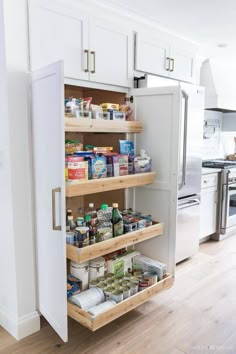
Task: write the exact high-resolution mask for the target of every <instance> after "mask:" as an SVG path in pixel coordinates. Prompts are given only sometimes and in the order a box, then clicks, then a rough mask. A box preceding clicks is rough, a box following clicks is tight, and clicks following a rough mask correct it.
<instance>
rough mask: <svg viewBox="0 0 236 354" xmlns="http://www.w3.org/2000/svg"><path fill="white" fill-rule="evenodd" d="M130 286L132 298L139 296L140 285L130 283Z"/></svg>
mask: <svg viewBox="0 0 236 354" xmlns="http://www.w3.org/2000/svg"><path fill="white" fill-rule="evenodd" d="M128 286H129V287H130V295H131V296H132V295H134V294H137V292H138V284H136V283H133V282H130V283H129V285H128Z"/></svg>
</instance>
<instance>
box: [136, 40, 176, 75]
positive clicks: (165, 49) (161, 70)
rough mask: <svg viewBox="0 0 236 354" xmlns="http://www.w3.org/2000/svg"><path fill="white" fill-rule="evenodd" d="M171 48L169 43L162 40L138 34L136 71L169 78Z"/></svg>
mask: <svg viewBox="0 0 236 354" xmlns="http://www.w3.org/2000/svg"><path fill="white" fill-rule="evenodd" d="M169 48H170V47H169V43H168V42H166V41H164V40H162V39H160V38H151V37H150V35H149V34H148V33H137V34H136V44H135V70H138V71H142V72H144V73H149V74H153V75H161V76H169V60H168V57H169V51H170V50H169Z"/></svg>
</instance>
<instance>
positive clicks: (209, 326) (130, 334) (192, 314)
mask: <svg viewBox="0 0 236 354" xmlns="http://www.w3.org/2000/svg"><path fill="white" fill-rule="evenodd" d="M0 353H4V354H7V353H8V354H15V353H17V354H34V353H40V354H41V353H45V354H46V353H65V354H72V353H73V354H74V353H87V354H104V353H108V354H110V353H111V354H121V353H122V354H134V353H135V354H183V353H185V354H186V353H187V354H205V353H210V354H213V353H214V354H216V353H218V354H219V353H220V354H228V353H229V354H235V353H236V237H231V238H228V239H226V240H224V241H222V242H220V243H218V242H214V241H209V242H207V243H205V244H202V245H201V246H200V252H199V253H198V254H197V255H196V256H195V257H193V258H192V259H190V260H188V261H186V262H183V263H182V264H180V265H179V266H178V267H177V272H176V281H175V285H174V287H173V288H172V289H170V290H168V291H166V292H164V293H162V294H160V295H157V296H156V297H154V298H153V299H152V300H150V301H149V302H147V303H146V304H144V305H142V306H140V307H139V308H138V309H136V310H133V311H132V312H130V313H129V314H127V315H125V316H123V317H121V318H119V319H117V320H116V321H114V322H113V323H111V324H109V325H107V326H105V327H104V328H102V329H100V330H98V331H97V332H95V333H91V332H90V331H89V330H87V329H86V328H84V327H82V326H80V325H79V324H78V323H76V322H75V321H73V320H69V342H68V343H63V342H62V341H61V340H60V339H59V337H58V336H57V335H56V334H55V332H54V331H53V330H52V328H51V327H50V326H49V325H48V324H47V322H46V321H45V320H42V329H41V331H39V332H38V333H36V334H34V335H31V336H29V337H27V338H25V339H23V340H22V341H20V342H17V341H16V340H15V339H13V338H12V337H11V336H10V335H9V334H7V332H6V331H4V330H3V329H2V328H1V327H0Z"/></svg>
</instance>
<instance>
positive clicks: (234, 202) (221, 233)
mask: <svg viewBox="0 0 236 354" xmlns="http://www.w3.org/2000/svg"><path fill="white" fill-rule="evenodd" d="M202 165H203V167H208V168H220V169H222V171H221V177H220V187H219V214H218V215H219V222H218V227H217V234H216V235H215V236H214V237H213V238H215V239H217V240H222V239H224V238H226V237H228V236H231V235H233V234H235V235H236V161H226V160H212V161H204V162H203V164H202Z"/></svg>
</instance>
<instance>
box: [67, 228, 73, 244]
mask: <svg viewBox="0 0 236 354" xmlns="http://www.w3.org/2000/svg"><path fill="white" fill-rule="evenodd" d="M66 243H68V244H69V245H74V243H75V233H74V232H71V231H69V232H67V233H66Z"/></svg>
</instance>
